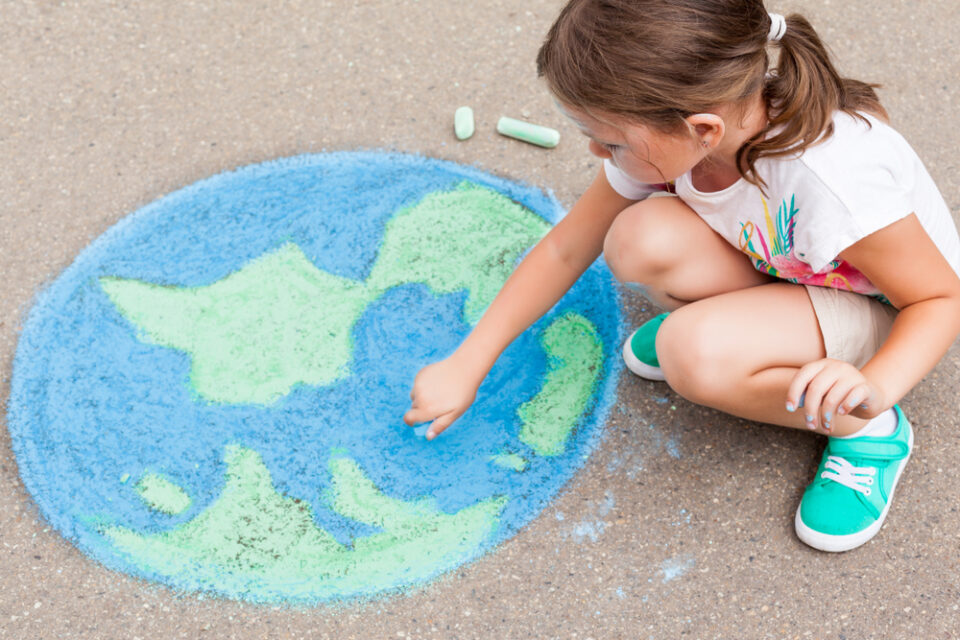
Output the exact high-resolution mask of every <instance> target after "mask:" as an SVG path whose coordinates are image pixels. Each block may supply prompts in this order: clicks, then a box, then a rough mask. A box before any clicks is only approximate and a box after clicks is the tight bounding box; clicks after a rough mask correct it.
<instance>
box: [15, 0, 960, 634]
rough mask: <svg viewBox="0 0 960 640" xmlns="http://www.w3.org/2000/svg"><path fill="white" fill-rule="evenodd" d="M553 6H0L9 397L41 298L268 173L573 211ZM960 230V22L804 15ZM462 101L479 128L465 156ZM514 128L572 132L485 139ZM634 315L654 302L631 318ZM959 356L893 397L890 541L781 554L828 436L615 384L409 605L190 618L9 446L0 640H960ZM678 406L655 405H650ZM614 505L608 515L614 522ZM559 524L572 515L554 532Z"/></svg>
mask: <svg viewBox="0 0 960 640" xmlns="http://www.w3.org/2000/svg"><path fill="white" fill-rule="evenodd" d="M560 6H561V2H560V1H559V0H528V1H527V2H523V3H520V2H510V1H509V0H478V1H476V2H469V3H467V2H449V1H444V0H420V1H419V2H416V1H401V2H379V1H372V0H360V1H348V0H327V1H316V2H308V1H305V0H295V1H291V2H283V3H281V2H252V1H238V2H233V3H227V2H214V1H208V2H202V1H198V0H187V1H185V2H176V3H174V2H164V1H157V0H153V1H147V2H130V3H126V2H77V1H67V2H52V1H50V0H42V1H41V0H19V1H16V2H13V1H7V2H4V3H3V5H2V15H3V17H2V20H0V42H2V50H3V53H2V55H0V85H2V89H3V90H2V93H0V114H2V119H0V166H2V171H0V247H2V250H0V282H2V283H3V295H2V297H0V376H2V381H0V401H3V402H5V400H6V398H7V397H8V395H9V385H10V375H11V366H12V365H11V363H12V358H13V353H14V349H15V345H16V341H17V334H18V329H19V327H20V322H21V321H22V319H23V318H24V317H25V314H26V312H27V310H28V309H29V306H30V303H31V299H32V296H33V294H34V293H35V292H36V291H37V290H38V288H39V287H41V286H42V285H43V284H44V283H47V282H49V281H51V280H52V279H53V278H55V277H56V276H57V275H58V274H59V273H60V272H61V271H62V270H63V269H64V268H65V267H66V266H67V265H68V264H70V262H71V261H72V260H73V259H74V257H75V256H76V255H77V253H78V252H79V251H80V250H81V249H83V248H84V247H85V246H86V245H87V244H88V243H89V242H90V241H91V240H92V239H93V238H95V237H96V236H98V235H99V234H101V233H102V232H103V231H105V230H106V229H107V228H108V227H109V226H110V225H111V224H113V223H114V222H116V221H117V220H118V219H120V218H121V217H123V216H124V215H126V214H127V213H129V212H131V211H133V210H135V209H137V208H138V207H140V206H142V205H144V204H146V203H148V202H150V201H152V200H154V199H156V198H158V197H160V196H162V195H164V194H166V193H169V192H171V191H173V190H175V189H177V188H179V187H182V186H184V185H187V184H189V183H192V182H194V181H196V180H198V179H200V178H203V177H206V176H209V175H212V174H215V173H218V172H220V171H222V170H226V169H230V168H233V167H236V166H239V165H245V164H249V163H254V162H258V161H262V160H265V159H269V158H274V157H278V156H288V155H294V154H298V153H303V152H310V151H320V150H322V149H330V150H332V149H355V148H384V149H395V150H402V151H412V152H418V153H422V154H426V155H430V156H436V157H440V158H446V159H450V160H455V161H458V162H463V163H468V164H473V165H476V166H478V167H481V168H483V169H485V170H488V171H491V172H493V173H496V174H499V175H503V176H506V177H509V178H513V179H521V180H524V181H528V182H531V183H534V184H537V185H541V186H543V187H547V188H550V189H553V190H554V191H555V192H556V194H557V195H558V197H559V198H560V199H561V200H562V201H563V202H564V203H565V204H568V205H569V204H571V203H572V202H573V201H574V200H575V198H576V196H577V194H578V193H579V192H580V191H581V190H582V189H583V188H584V187H585V186H586V185H587V183H588V181H589V180H590V179H591V177H592V175H593V174H594V172H595V171H596V170H597V166H598V165H597V161H596V160H595V159H594V158H592V157H591V156H589V155H588V153H587V151H586V145H585V143H584V141H583V140H581V139H578V137H577V133H576V131H575V129H574V128H572V127H571V126H570V125H569V124H567V123H566V122H564V121H563V120H562V119H561V117H560V116H559V114H558V113H557V112H556V111H555V109H554V107H553V105H552V102H551V100H550V98H549V96H548V95H547V93H546V91H545V89H544V87H543V85H542V83H541V82H539V81H538V80H537V79H536V78H535V71H534V55H535V52H536V50H537V47H538V45H539V43H540V41H541V39H542V38H543V36H544V34H545V31H546V29H547V27H548V25H549V24H550V22H551V21H552V19H553V18H554V16H555V15H556V13H557V11H558V10H559V8H560ZM771 9H774V10H780V11H781V12H786V11H788V10H792V9H796V10H800V11H802V12H803V13H805V14H806V15H808V17H809V18H810V19H811V20H812V21H813V23H814V24H815V25H816V26H817V27H818V29H819V30H820V32H821V34H822V35H823V37H824V38H825V39H826V41H827V42H828V43H829V44H830V45H831V47H832V50H833V51H834V53H835V55H836V58H837V61H838V64H839V67H840V68H841V70H842V71H843V72H845V73H846V74H848V75H851V76H854V77H860V78H863V79H869V80H873V81H877V82H881V83H883V84H884V85H885V88H884V89H883V91H882V97H883V99H884V101H885V104H886V105H887V106H888V108H889V110H890V112H891V114H892V117H893V121H894V123H895V124H896V126H897V127H898V128H899V129H900V130H901V131H902V132H903V133H904V135H905V136H906V137H907V138H908V139H909V140H910V141H911V142H912V143H913V145H914V146H915V148H917V150H918V151H919V153H920V155H921V156H922V157H923V159H924V160H925V162H926V163H927V166H928V167H929V169H930V171H931V172H932V174H933V175H934V178H935V179H936V180H937V181H938V183H939V185H940V187H941V189H942V191H943V193H944V195H945V197H946V199H947V202H948V203H949V204H950V207H951V210H952V211H953V213H954V216H955V217H956V216H957V214H958V212H960V177H958V171H957V169H958V161H957V159H956V150H957V149H958V148H960V128H958V127H957V126H956V122H957V117H958V115H960V114H958V107H957V105H958V104H960V89H958V86H957V84H956V82H955V79H956V78H957V77H958V74H960V63H958V57H957V53H956V52H957V49H958V45H960V36H958V34H960V15H958V14H960V9H958V6H957V4H956V2H955V0H923V1H922V2H908V1H906V0H884V1H881V0H862V1H858V2H843V3H841V2H831V1H830V0H794V1H792V2H783V3H773V4H771ZM462 104H468V105H471V106H473V108H474V109H475V111H476V113H477V117H478V133H477V134H476V136H475V137H474V138H473V139H471V140H469V141H468V142H462V143H461V142H458V141H457V140H456V139H455V138H454V137H453V135H452V114H453V111H454V109H455V108H456V107H457V106H459V105H462ZM500 115H513V116H516V117H527V118H529V119H531V120H533V121H537V122H541V123H544V124H548V125H552V126H555V127H557V128H559V129H560V131H561V132H562V136H563V139H562V141H561V143H560V146H559V147H557V148H556V149H554V150H543V149H539V148H534V147H531V146H528V145H525V144H523V143H519V142H515V141H511V140H508V139H504V138H501V137H498V136H497V135H496V134H495V133H494V131H493V127H494V125H495V122H496V119H497V118H498V117H499V116H500ZM626 300H627V303H628V313H629V314H630V317H631V318H632V319H634V320H637V319H640V318H641V317H645V315H646V314H645V313H644V312H643V311H642V309H641V301H640V300H639V299H637V298H635V297H630V295H628V296H627V298H626ZM958 364H960V348H958V346H957V345H955V346H954V348H953V349H952V350H951V352H950V353H949V354H948V355H947V357H946V358H945V359H944V360H943V361H942V362H941V364H940V365H939V366H938V367H937V368H936V370H935V371H934V372H933V373H932V374H930V375H929V376H928V377H927V379H926V380H924V382H923V383H922V384H921V385H920V386H919V387H918V388H917V389H915V390H914V391H913V392H912V393H911V394H910V395H909V396H908V397H907V398H906V400H905V401H904V403H903V404H904V407H905V409H906V410H907V412H908V414H909V415H910V417H911V418H912V420H913V423H914V425H915V427H916V429H917V433H918V439H917V448H916V451H915V454H914V457H913V459H912V461H911V463H910V466H909V468H908V469H907V472H906V474H905V475H904V477H903V480H902V482H901V485H900V489H899V491H898V496H897V500H896V504H895V506H894V508H893V510H892V512H891V515H890V517H889V519H888V521H887V524H886V525H885V527H884V529H883V530H882V531H881V533H880V535H879V536H878V537H877V538H876V539H875V540H874V541H872V542H871V543H870V544H868V545H866V546H865V547H863V548H861V549H859V550H856V551H854V552H851V553H847V554H843V555H827V554H822V553H819V552H816V551H813V550H811V549H809V548H807V547H806V546H804V545H803V544H802V543H801V542H799V541H798V540H797V538H796V537H795V535H794V533H793V524H792V518H793V513H794V509H795V508H796V504H797V501H798V500H799V497H800V494H801V492H802V489H803V487H804V485H805V484H806V483H807V481H808V479H809V477H810V475H811V473H812V471H813V470H814V468H815V465H816V460H817V458H818V454H819V451H820V448H821V446H822V441H821V440H819V439H818V438H817V437H816V436H812V435H808V434H804V433H797V432H790V431H788V430H781V429H777V428H773V427H765V426H761V425H757V424H751V423H748V422H745V421H742V420H738V419H733V418H730V417H727V416H724V415H721V414H719V413H717V412H714V411H710V410H706V409H703V408H700V407H697V406H693V405H691V404H690V403H688V402H685V401H683V400H682V399H680V398H678V397H677V396H675V395H674V394H673V393H671V392H670V391H669V390H668V389H667V388H666V387H664V386H658V385H656V384H652V383H643V382H638V381H636V380H633V379H630V378H628V377H624V379H623V380H622V383H621V387H620V391H619V401H618V404H617V407H616V408H615V409H614V411H613V413H612V419H611V420H610V422H609V424H608V425H607V433H606V437H605V440H604V442H603V443H602V445H601V446H600V447H599V449H598V450H597V451H596V452H595V453H594V455H593V456H592V458H591V459H590V460H588V461H587V463H586V465H585V466H584V468H583V469H582V470H581V471H580V473H579V474H578V475H577V476H576V477H575V478H574V479H573V480H572V481H571V482H570V483H569V485H568V486H567V489H566V490H565V492H564V493H563V494H562V495H561V496H560V497H558V498H557V499H556V500H555V502H554V503H553V504H552V505H551V506H549V507H548V508H547V509H546V510H545V511H544V512H543V513H542V514H541V516H540V517H539V518H537V519H536V520H535V521H533V522H532V523H531V524H530V525H529V526H528V527H526V528H525V529H524V530H523V531H521V532H520V533H519V534H518V535H517V536H515V537H514V538H513V539H511V540H509V541H507V542H506V543H505V544H503V545H502V546H501V547H500V548H498V549H496V550H495V551H493V552H492V553H490V554H488V555H486V556H485V557H483V558H481V559H480V560H479V561H477V562H475V563H473V564H470V565H467V566H464V567H462V568H461V569H460V570H458V571H455V572H453V573H451V574H448V575H447V576H445V577H443V578H441V579H439V580H437V581H435V582H433V583H431V584H429V585H426V586H425V587H423V588H421V589H418V590H416V591H414V592H412V593H410V594H409V595H404V596H399V597H393V598H390V599H386V600H382V601H379V602H376V603H373V604H366V605H357V606H350V607H347V608H345V609H331V608H327V607H319V608H315V609H306V610H287V609H280V608H271V607H258V606H251V605H245V604H239V603H235V602H229V601H226V602H225V601H215V600H210V599H205V600H200V599H198V598H196V597H193V596H178V595H176V594H173V593H171V592H170V591H169V590H167V589H165V588H163V587H158V586H156V585H151V584H146V583H142V582H140V581H137V580H134V579H132V578H128V577H126V576H124V575H121V574H118V573H114V572H112V571H109V570H106V569H104V568H103V567H102V566H100V565H98V564H96V563H94V562H93V561H91V560H90V559H88V558H87V557H86V556H84V555H82V554H81V553H79V552H78V551H77V550H76V549H75V548H74V547H72V546H71V545H70V544H68V543H66V542H65V541H64V540H63V539H62V538H61V537H60V536H59V535H57V534H56V533H55V532H54V531H52V530H51V529H50V528H49V527H48V526H47V525H46V524H45V523H44V522H43V521H42V520H41V519H40V518H39V516H38V513H37V510H36V508H35V506H34V505H33V503H32V501H31V498H30V497H29V495H27V493H26V491H25V490H24V488H23V485H22V484H21V482H20V480H19V477H18V474H17V467H16V463H15V460H14V459H13V456H12V453H11V450H10V439H9V435H8V434H7V432H6V430H5V429H0V486H2V487H3V490H2V491H0V536H2V539H0V541H2V547H0V557H2V565H0V567H2V569H0V638H17V639H21V638H23V639H26V638H30V639H34V638H130V639H132V638H143V639H147V638H402V637H407V638H488V637H505V638H597V639H599V638H647V637H650V638H678V637H690V638H847V639H853V638H954V637H960V611H958V608H960V577H958V573H960V567H958V560H960V535H958V533H957V532H958V531H960V511H958V509H957V504H958V499H957V498H958V495H957V489H956V487H957V486H958V481H960V468H958V465H957V462H958V459H960V453H958V449H957V445H958V440H960V436H958V428H960V418H958V412H957V409H958V394H957V389H958V382H960V375H958ZM664 399H666V401H664ZM610 505H613V506H612V509H611V508H610ZM561 514H563V519H562V520H561V519H560V518H561Z"/></svg>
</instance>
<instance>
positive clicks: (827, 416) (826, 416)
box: [823, 411, 833, 424]
mask: <svg viewBox="0 0 960 640" xmlns="http://www.w3.org/2000/svg"><path fill="white" fill-rule="evenodd" d="M832 419H833V414H832V413H831V412H829V411H827V412H826V413H824V414H823V420H824V421H825V422H826V423H827V424H830V421H831V420H832Z"/></svg>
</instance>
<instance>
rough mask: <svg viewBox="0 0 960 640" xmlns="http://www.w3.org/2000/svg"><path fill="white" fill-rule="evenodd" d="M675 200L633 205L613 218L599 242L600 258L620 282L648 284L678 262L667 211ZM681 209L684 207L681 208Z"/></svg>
mask: <svg viewBox="0 0 960 640" xmlns="http://www.w3.org/2000/svg"><path fill="white" fill-rule="evenodd" d="M672 200H676V198H653V199H648V200H643V201H641V202H637V203H634V204H632V205H630V206H629V207H627V208H626V209H624V210H623V211H622V212H621V213H620V215H618V216H617V217H616V219H615V220H614V221H613V224H612V225H610V229H609V230H608V231H607V235H606V238H604V242H603V256H604V259H605V260H606V263H607V266H609V267H610V271H612V272H613V275H614V276H615V277H616V278H617V280H620V281H621V282H639V283H643V284H650V283H651V282H652V281H653V280H654V279H655V277H656V276H657V275H658V274H660V273H662V272H663V271H665V270H667V269H669V268H670V267H671V266H672V265H673V264H676V262H677V261H678V260H679V259H680V256H678V255H677V247H678V246H679V243H678V238H677V237H676V236H677V233H676V231H675V230H674V229H673V225H671V221H670V216H669V215H667V214H668V213H669V211H668V209H669V207H670V206H675V204H674V203H672V202H671V201H672ZM684 206H685V205H684Z"/></svg>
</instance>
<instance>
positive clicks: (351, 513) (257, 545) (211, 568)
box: [104, 446, 507, 602]
mask: <svg viewBox="0 0 960 640" xmlns="http://www.w3.org/2000/svg"><path fill="white" fill-rule="evenodd" d="M226 462H227V471H226V484H225V486H224V489H223V492H222V493H221V495H220V497H219V498H218V499H217V500H216V501H215V502H214V503H213V504H211V505H210V506H209V507H208V508H207V509H206V510H204V512H203V513H201V514H199V515H198V516H197V517H196V518H194V519H193V520H191V521H190V522H187V523H184V524H182V525H180V526H178V527H176V528H175V529H173V530H171V531H167V532H163V533H159V534H153V535H143V534H140V533H137V532H135V531H132V530H129V529H126V528H124V527H110V528H107V529H105V530H104V534H105V535H106V536H107V537H108V538H109V539H110V540H112V541H113V543H114V544H115V545H116V546H117V547H118V549H120V550H121V551H123V552H126V553H128V554H129V556H128V557H129V558H130V559H131V561H132V562H134V563H135V564H137V565H139V566H140V567H141V568H143V569H144V570H146V571H150V572H155V573H159V574H162V575H164V576H167V577H169V578H170V579H172V580H173V581H174V582H176V578H177V576H178V575H181V574H183V575H186V574H189V576H190V578H191V581H193V580H194V579H195V580H197V581H198V582H200V583H201V584H204V585H206V587H207V588H209V589H211V590H214V591H218V592H221V593H226V594H228V595H230V596H239V597H244V598H248V599H251V600H254V601H260V602H272V601H288V600H296V601H313V600H322V599H325V598H329V597H349V596H352V595H357V594H362V593H371V592H373V591H378V590H384V589H390V588H393V587H398V586H401V585H403V584H406V583H409V582H410V581H416V580H423V579H427V578H429V577H432V576H433V575H436V574H438V573H440V572H442V571H444V570H447V569H450V568H452V567H454V566H456V565H458V564H459V563H460V562H461V561H462V560H463V558H464V557H465V556H469V555H470V554H471V553H473V552H475V551H476V550H478V549H479V548H480V545H481V544H482V543H483V541H484V539H485V538H486V537H487V536H489V535H490V534H491V533H492V532H493V531H494V530H495V529H496V527H497V526H498V524H499V517H500V514H501V512H502V510H503V508H504V506H505V505H506V503H507V497H506V496H495V497H491V498H488V499H486V500H483V501H480V502H478V503H477V504H474V505H471V506H469V507H465V508H464V509H461V510H460V511H458V512H456V513H453V514H447V513H443V512H441V511H439V510H438V509H437V508H436V507H435V506H434V505H433V501H432V499H429V498H421V499H419V500H414V501H410V502H405V501H403V500H397V499H394V498H389V497H387V496H384V495H383V494H382V493H381V492H380V491H379V490H378V489H377V488H376V486H375V485H374V484H373V483H372V482H371V481H370V480H369V478H367V477H366V476H365V475H364V473H363V471H362V470H361V469H360V467H359V466H358V465H357V463H356V462H355V461H353V460H352V459H349V458H343V457H339V458H338V457H334V458H333V459H331V461H330V463H329V469H330V472H331V474H332V487H331V489H330V496H329V497H330V498H331V502H332V506H333V507H334V509H335V510H336V511H337V512H339V513H340V514H342V515H344V516H346V517H349V518H353V519H355V520H359V521H361V522H365V523H367V524H371V525H375V526H378V527H380V528H382V529H383V531H382V532H381V533H376V534H373V535H371V536H368V537H365V538H356V539H355V540H354V541H353V548H352V549H350V548H348V547H346V546H344V545H342V544H340V543H339V542H337V540H335V539H334V538H333V536H331V535H330V534H329V533H327V532H326V531H324V530H323V529H320V528H318V527H317V526H316V524H315V523H314V521H313V514H312V511H311V509H310V507H309V506H308V505H307V504H305V503H303V502H302V501H300V500H296V499H293V498H287V497H283V496H281V495H280V494H279V493H278V492H277V490H276V489H275V488H274V486H273V482H272V480H271V478H270V473H269V471H268V470H267V468H266V467H265V466H264V464H263V460H262V459H261V458H260V455H259V454H258V453H256V452H255V451H253V450H251V449H246V448H243V447H239V446H230V447H228V448H227V452H226Z"/></svg>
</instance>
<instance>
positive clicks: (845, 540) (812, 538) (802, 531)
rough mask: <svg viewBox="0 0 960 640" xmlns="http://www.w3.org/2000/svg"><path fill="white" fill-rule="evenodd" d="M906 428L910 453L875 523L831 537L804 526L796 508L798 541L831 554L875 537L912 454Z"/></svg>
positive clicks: (795, 521) (910, 438)
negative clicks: (860, 529)
mask: <svg viewBox="0 0 960 640" xmlns="http://www.w3.org/2000/svg"><path fill="white" fill-rule="evenodd" d="M907 428H908V429H910V437H909V438H908V440H907V444H908V446H909V448H910V453H908V454H907V457H906V458H904V459H903V462H902V463H901V464H900V468H899V469H897V475H896V476H894V478H893V485H892V486H891V487H890V497H889V498H888V499H887V506H885V507H884V508H883V511H882V512H881V513H880V517H879V518H877V521H876V522H874V523H873V524H871V525H870V526H869V527H867V528H866V529H864V530H863V531H858V532H857V533H850V534H847V535H844V536H832V535H830V534H828V533H820V532H819V531H815V530H814V529H811V528H810V527H808V526H807V525H805V524H804V523H803V520H802V519H801V518H800V507H799V506H798V507H797V516H796V518H795V519H794V525H795V527H796V529H797V537H799V538H800V540H802V541H803V542H805V543H806V544H808V545H810V546H811V547H813V548H814V549H819V550H820V551H829V552H831V553H839V552H842V551H850V550H851V549H856V548H857V547H859V546H860V545H862V544H864V543H866V542H867V541H869V540H870V538H872V537H873V536H875V535H877V533H878V532H879V531H880V527H882V526H883V521H884V520H886V519H887V513H888V512H889V511H890V505H891V504H893V495H894V493H895V492H896V490H897V483H898V482H900V475H901V474H902V473H903V470H904V469H906V468H907V461H909V460H910V456H911V455H912V454H913V425H911V424H910V423H909V422H907Z"/></svg>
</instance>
